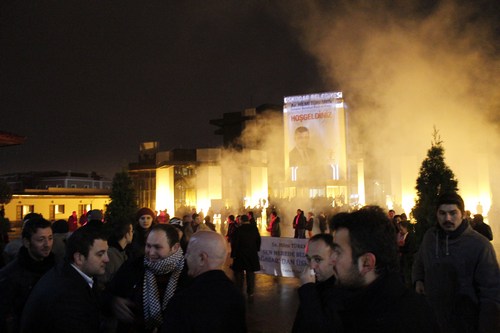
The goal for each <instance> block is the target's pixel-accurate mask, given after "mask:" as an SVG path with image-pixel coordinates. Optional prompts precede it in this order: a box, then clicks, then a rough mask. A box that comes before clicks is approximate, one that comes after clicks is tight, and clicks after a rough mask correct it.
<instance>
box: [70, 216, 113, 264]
mask: <svg viewBox="0 0 500 333" xmlns="http://www.w3.org/2000/svg"><path fill="white" fill-rule="evenodd" d="M96 239H102V240H107V238H106V234H105V233H104V232H103V230H102V229H101V228H92V227H90V228H89V227H88V226H86V225H85V226H83V227H81V228H78V229H76V230H75V231H74V232H73V233H72V234H71V236H69V238H68V240H67V241H66V253H65V255H64V258H65V260H66V261H68V262H73V260H74V259H73V256H74V254H75V253H77V252H78V253H80V254H82V255H83V256H84V257H87V256H88V255H89V250H90V248H91V247H92V246H93V245H94V241H95V240H96Z"/></svg>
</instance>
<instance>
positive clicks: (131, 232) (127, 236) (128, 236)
mask: <svg viewBox="0 0 500 333" xmlns="http://www.w3.org/2000/svg"><path fill="white" fill-rule="evenodd" d="M128 228H129V229H128V232H127V233H126V234H125V239H126V240H127V244H130V243H132V239H133V238H134V227H133V226H132V224H129V226H128Z"/></svg>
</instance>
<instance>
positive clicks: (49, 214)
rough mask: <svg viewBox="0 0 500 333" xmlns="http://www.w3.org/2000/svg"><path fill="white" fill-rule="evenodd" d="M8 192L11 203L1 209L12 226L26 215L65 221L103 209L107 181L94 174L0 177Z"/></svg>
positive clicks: (106, 193)
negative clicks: (37, 214) (10, 192)
mask: <svg viewBox="0 0 500 333" xmlns="http://www.w3.org/2000/svg"><path fill="white" fill-rule="evenodd" d="M0 178H1V179H3V180H5V181H6V182H7V184H8V185H9V187H10V188H11V189H12V192H13V195H12V200H11V201H10V202H9V203H8V204H6V205H4V209H5V217H7V218H8V219H9V220H10V221H11V222H14V224H15V225H17V224H18V222H20V221H21V220H22V217H23V216H25V215H26V214H28V213H32V212H35V213H39V214H42V215H43V216H44V217H45V218H46V219H48V220H50V221H54V220H57V219H66V220H67V219H68V216H69V215H71V212H73V211H76V212H77V214H78V216H80V215H82V214H83V212H84V211H89V210H92V209H102V210H105V209H106V205H107V204H108V203H109V201H110V199H109V194H110V193H111V181H110V180H106V179H103V178H101V177H100V176H98V175H96V174H95V173H92V174H90V175H89V174H86V173H77V172H58V171H48V172H27V173H12V174H5V175H1V176H0Z"/></svg>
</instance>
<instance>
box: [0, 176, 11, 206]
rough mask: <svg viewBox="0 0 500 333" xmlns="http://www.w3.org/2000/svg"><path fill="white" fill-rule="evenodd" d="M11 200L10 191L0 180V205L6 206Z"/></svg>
mask: <svg viewBox="0 0 500 333" xmlns="http://www.w3.org/2000/svg"><path fill="white" fill-rule="evenodd" d="M11 200H12V189H11V188H10V186H9V185H8V184H7V182H6V181H5V180H3V179H0V204H2V205H6V204H8V203H9V202H10V201H11Z"/></svg>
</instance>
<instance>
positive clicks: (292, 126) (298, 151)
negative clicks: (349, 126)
mask: <svg viewBox="0 0 500 333" xmlns="http://www.w3.org/2000/svg"><path fill="white" fill-rule="evenodd" d="M284 102H285V103H284V108H283V115H284V123H285V140H284V141H285V154H286V155H285V167H286V170H287V175H288V177H287V178H288V179H289V180H291V181H327V180H335V181H338V180H341V181H345V180H346V173H347V172H346V171H347V170H346V169H347V159H346V126H345V110H344V102H343V99H342V93H341V92H327V93H320V94H311V95H299V96H289V97H285V99H284Z"/></svg>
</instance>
